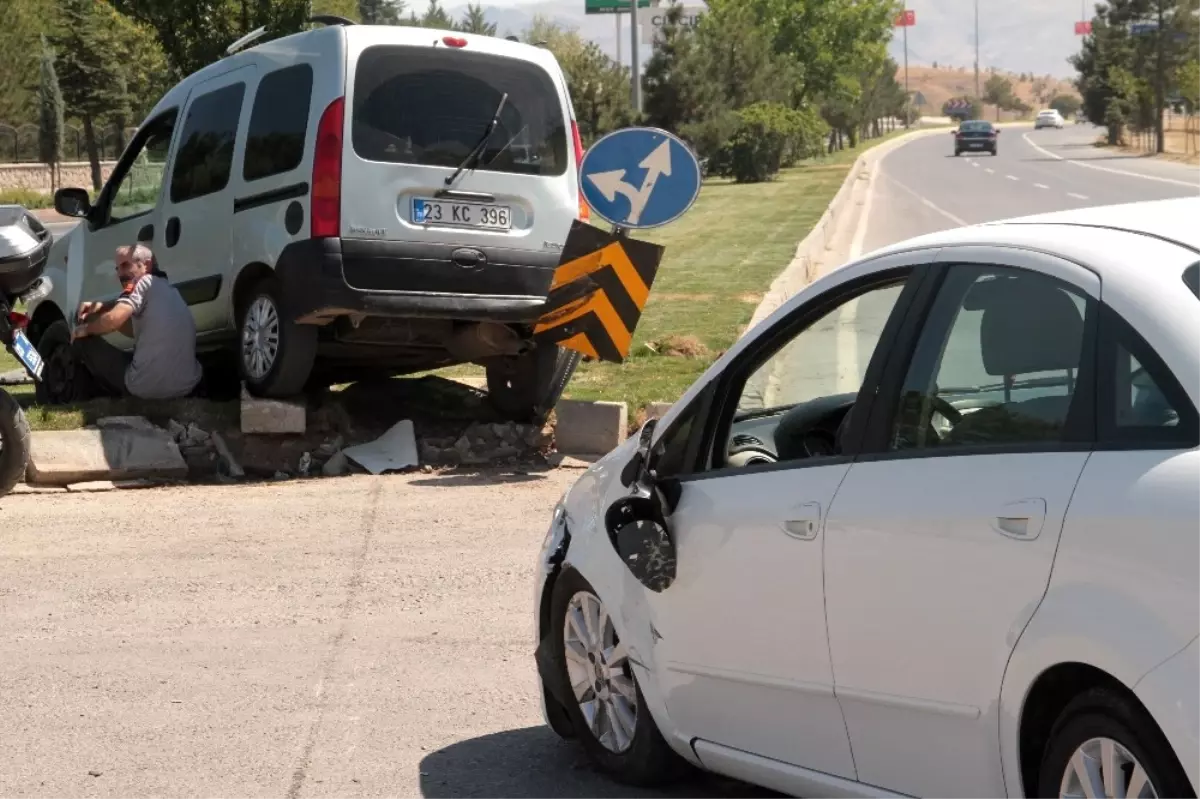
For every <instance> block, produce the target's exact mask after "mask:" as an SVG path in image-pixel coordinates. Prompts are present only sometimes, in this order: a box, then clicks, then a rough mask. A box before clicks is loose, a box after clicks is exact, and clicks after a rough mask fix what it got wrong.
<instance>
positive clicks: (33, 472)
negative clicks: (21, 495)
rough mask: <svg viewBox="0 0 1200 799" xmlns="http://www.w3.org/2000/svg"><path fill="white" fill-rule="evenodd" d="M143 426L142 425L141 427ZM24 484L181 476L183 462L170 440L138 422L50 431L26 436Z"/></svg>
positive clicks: (163, 433)
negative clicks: (27, 463)
mask: <svg viewBox="0 0 1200 799" xmlns="http://www.w3.org/2000/svg"><path fill="white" fill-rule="evenodd" d="M147 424H148V423H147ZM31 439H32V443H31V447H30V457H29V467H28V469H27V470H26V473H25V477H26V482H28V483H30V484H32V485H60V486H65V485H70V484H72V483H86V482H91V481H95V480H129V479H136V478H140V477H167V478H185V477H187V475H188V467H187V463H186V462H185V461H184V459H183V456H182V454H181V453H180V451H179V447H178V446H177V445H176V443H175V441H174V440H173V439H172V438H171V436H170V435H169V434H168V433H167V432H166V431H165V430H161V429H159V428H154V427H153V426H150V429H147V428H146V427H144V426H141V425H140V424H136V425H130V426H123V425H117V424H109V425H108V426H106V427H90V428H84V429H82V430H54V431H45V432H39V433H35V434H34V435H33V436H31Z"/></svg>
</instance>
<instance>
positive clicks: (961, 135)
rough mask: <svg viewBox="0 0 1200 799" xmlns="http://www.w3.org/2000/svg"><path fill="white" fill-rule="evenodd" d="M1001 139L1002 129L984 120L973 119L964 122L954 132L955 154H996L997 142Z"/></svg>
mask: <svg viewBox="0 0 1200 799" xmlns="http://www.w3.org/2000/svg"><path fill="white" fill-rule="evenodd" d="M999 137H1000V128H998V127H996V126H995V125H993V124H992V123H991V122H988V121H987V120H984V119H972V120H969V121H966V122H963V123H962V124H961V125H959V126H958V130H956V131H954V154H955V155H961V154H962V153H964V152H972V151H974V152H984V153H991V154H992V155H995V154H996V140H997V139H998V138H999Z"/></svg>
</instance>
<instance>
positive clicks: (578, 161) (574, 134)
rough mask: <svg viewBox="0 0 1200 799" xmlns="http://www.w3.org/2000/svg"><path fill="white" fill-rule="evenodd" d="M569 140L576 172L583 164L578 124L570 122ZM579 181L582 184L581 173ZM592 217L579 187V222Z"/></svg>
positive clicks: (581, 140) (580, 173) (581, 188)
mask: <svg viewBox="0 0 1200 799" xmlns="http://www.w3.org/2000/svg"><path fill="white" fill-rule="evenodd" d="M571 140H572V142H571V143H572V144H574V145H575V169H576V170H578V169H579V167H580V166H581V165H582V164H583V139H581V138H580V137H579V123H578V122H576V121H575V120H573V119H572V120H571ZM579 181H580V183H581V184H582V182H583V173H582V172H579ZM591 217H592V211H591V209H590V208H588V204H587V201H586V200H584V199H583V186H582V185H581V186H580V187H579V221H580V222H587V221H588V220H589V219H591Z"/></svg>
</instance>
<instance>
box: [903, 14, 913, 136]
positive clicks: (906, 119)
mask: <svg viewBox="0 0 1200 799" xmlns="http://www.w3.org/2000/svg"><path fill="white" fill-rule="evenodd" d="M903 13H904V15H905V17H904V127H906V128H907V127H908V126H909V119H910V117H912V109H911V107H910V105H909V104H910V103H911V102H912V95H911V94H909V93H908V4H907V3H905V5H904V11H903Z"/></svg>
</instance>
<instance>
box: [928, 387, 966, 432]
mask: <svg viewBox="0 0 1200 799" xmlns="http://www.w3.org/2000/svg"><path fill="white" fill-rule="evenodd" d="M929 404H930V405H931V406H933V408H932V409H933V410H934V411H936V412H937V413H940V414H941V415H942V416H944V417H946V421H948V422H949V423H950V424H951V426H953V425H956V424H958V423H959V422H961V421H962V418H963V415H962V411H960V410H959V409H958V408H955V407H954V406H953V405H951V404H950V403H949V402H948V401H946V400H944V399H942V398H941V397H939V396H937V395H936V394H935V395H934V396H932V397H929ZM929 416H930V419H931V420H932V418H933V414H932V413H931V414H930V415H929Z"/></svg>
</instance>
